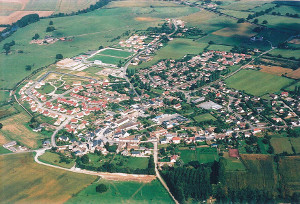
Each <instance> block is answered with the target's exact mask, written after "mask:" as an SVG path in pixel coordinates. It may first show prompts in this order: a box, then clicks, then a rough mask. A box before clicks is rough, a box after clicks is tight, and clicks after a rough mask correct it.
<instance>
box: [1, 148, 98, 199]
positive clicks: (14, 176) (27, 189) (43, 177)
mask: <svg viewBox="0 0 300 204" xmlns="http://www.w3.org/2000/svg"><path fill="white" fill-rule="evenodd" d="M0 173H1V191H0V197H1V202H2V203H44V202H49V203H64V202H66V201H67V200H68V199H70V198H71V197H72V195H73V194H76V193H77V192H79V191H81V190H82V189H84V188H85V187H87V186H88V185H89V184H91V183H92V182H93V181H95V180H96V176H90V175H85V174H77V173H72V172H67V171H63V170H60V169H56V168H51V167H46V166H43V165H40V164H37V163H35V162H34V160H33V154H32V153H24V154H14V155H5V156H4V155H2V156H0Z"/></svg>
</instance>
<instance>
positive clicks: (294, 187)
mask: <svg viewBox="0 0 300 204" xmlns="http://www.w3.org/2000/svg"><path fill="white" fill-rule="evenodd" d="M299 168H300V157H299V156H289V157H281V158H280V160H279V174H280V176H281V177H282V182H283V185H284V186H285V188H283V189H284V190H285V191H286V192H285V193H287V194H290V195H291V194H292V193H293V192H300V182H299V181H300V171H299Z"/></svg>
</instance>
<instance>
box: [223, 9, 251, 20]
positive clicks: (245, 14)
mask: <svg viewBox="0 0 300 204" xmlns="http://www.w3.org/2000/svg"><path fill="white" fill-rule="evenodd" d="M221 12H222V13H225V14H227V15H230V16H233V17H236V18H247V17H248V15H249V14H253V12H247V11H235V10H221Z"/></svg>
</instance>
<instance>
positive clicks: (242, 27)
mask: <svg viewBox="0 0 300 204" xmlns="http://www.w3.org/2000/svg"><path fill="white" fill-rule="evenodd" d="M254 28H255V26H253V25H251V24H250V23H238V24H235V25H234V26H229V27H226V28H223V29H220V30H217V31H215V32H213V33H212V34H214V35H219V36H223V37H232V36H234V35H236V36H241V37H248V38H250V37H252V36H253V35H255V34H256V33H255V32H253V29H254Z"/></svg>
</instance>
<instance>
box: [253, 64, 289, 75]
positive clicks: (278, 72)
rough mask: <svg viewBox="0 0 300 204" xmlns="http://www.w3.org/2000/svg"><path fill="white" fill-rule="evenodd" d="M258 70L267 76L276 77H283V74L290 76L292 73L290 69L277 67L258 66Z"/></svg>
mask: <svg viewBox="0 0 300 204" xmlns="http://www.w3.org/2000/svg"><path fill="white" fill-rule="evenodd" d="M259 68H260V69H261V70H260V71H261V72H264V73H268V74H275V75H277V76H281V75H283V74H284V75H285V74H289V73H290V74H291V72H293V70H292V69H289V68H283V67H279V66H265V65H260V66H259Z"/></svg>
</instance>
